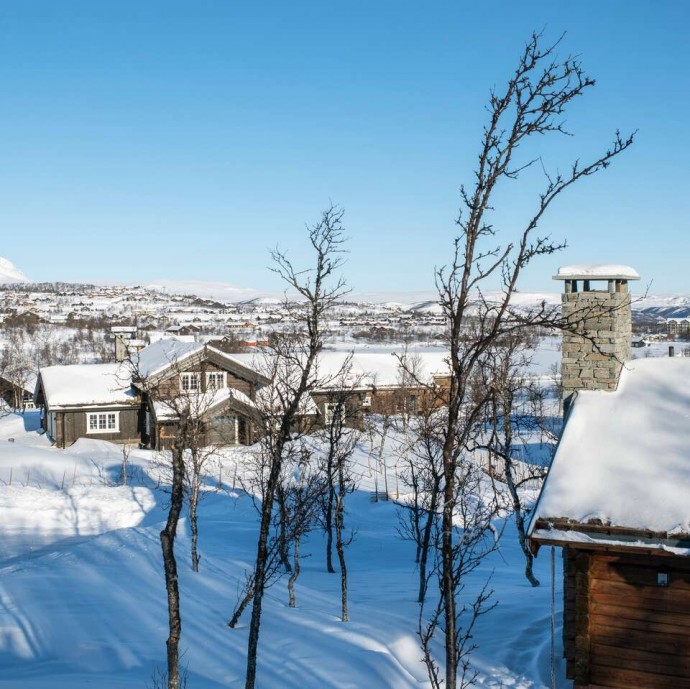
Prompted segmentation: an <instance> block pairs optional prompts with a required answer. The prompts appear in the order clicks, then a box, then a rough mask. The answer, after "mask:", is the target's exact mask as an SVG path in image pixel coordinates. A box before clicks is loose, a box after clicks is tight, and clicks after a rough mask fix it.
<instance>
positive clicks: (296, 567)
mask: <svg viewBox="0 0 690 689" xmlns="http://www.w3.org/2000/svg"><path fill="white" fill-rule="evenodd" d="M300 540H301V539H300V536H299V535H296V536H295V550H294V556H293V559H292V562H293V567H292V574H291V576H290V578H289V579H288V595H289V596H290V607H291V608H294V607H295V606H296V601H295V582H296V581H297V577H299V572H300V564H299V546H300Z"/></svg>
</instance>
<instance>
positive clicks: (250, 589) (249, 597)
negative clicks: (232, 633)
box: [228, 578, 254, 629]
mask: <svg viewBox="0 0 690 689" xmlns="http://www.w3.org/2000/svg"><path fill="white" fill-rule="evenodd" d="M253 600H254V580H253V578H252V579H250V580H249V582H248V583H247V591H246V593H245V594H244V598H243V599H242V600H241V601H240V604H239V605H238V606H237V608H235V612H234V613H233V614H232V618H231V619H230V622H228V627H230V629H234V628H235V627H236V626H237V623H238V622H239V621H240V617H242V613H243V612H244V611H245V610H246V608H247V606H248V605H249V604H250V603H251V602H252V601H253Z"/></svg>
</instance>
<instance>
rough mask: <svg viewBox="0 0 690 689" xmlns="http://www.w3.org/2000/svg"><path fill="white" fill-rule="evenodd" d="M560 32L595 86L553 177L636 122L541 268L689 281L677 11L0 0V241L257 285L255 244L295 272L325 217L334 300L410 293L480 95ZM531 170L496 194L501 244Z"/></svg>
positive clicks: (468, 152)
mask: <svg viewBox="0 0 690 689" xmlns="http://www.w3.org/2000/svg"><path fill="white" fill-rule="evenodd" d="M542 28H543V29H544V30H545V34H546V37H547V38H548V39H555V38H557V36H558V35H560V33H561V32H562V31H567V36H566V38H565V40H564V42H563V48H562V53H563V54H565V53H577V54H579V55H580V56H581V60H582V62H583V65H584V67H585V69H586V70H587V72H588V73H589V74H590V75H591V76H593V77H594V78H596V79H597V85H596V87H595V88H594V89H591V90H590V92H589V93H588V94H587V96H585V97H584V98H582V99H580V100H579V101H578V102H577V103H575V104H574V106H573V107H572V108H571V110H570V111H569V113H568V126H569V129H570V131H571V132H573V133H574V134H575V136H574V137H572V138H551V139H541V140H539V141H537V142H535V144H536V146H535V148H533V149H532V151H531V153H533V154H536V155H541V156H542V157H543V159H544V161H545V163H546V164H547V165H548V166H550V167H552V168H555V167H557V166H561V167H564V166H565V165H567V163H568V162H569V161H570V160H571V159H572V158H575V157H581V158H582V159H583V160H587V159H588V158H589V157H592V156H593V155H596V154H597V153H599V152H600V151H602V150H603V149H604V148H605V147H606V146H608V144H609V143H610V141H611V139H612V136H613V133H614V131H615V130H616V128H620V129H621V130H622V131H623V132H624V133H626V132H629V131H632V130H636V129H637V130H639V133H638V137H637V142H636V143H635V145H634V146H633V147H632V148H631V149H630V150H629V151H627V152H626V153H624V154H623V155H622V156H621V157H620V158H618V159H617V160H616V161H615V162H614V164H613V165H612V166H611V167H610V168H609V169H608V170H606V171H604V172H603V173H601V174H600V175H597V176H596V177H594V178H592V179H587V180H585V181H584V182H582V183H580V184H579V185H577V186H576V187H574V188H573V189H572V190H571V192H570V193H569V195H568V196H567V197H565V198H563V199H562V200H561V201H559V202H558V204H557V205H556V206H554V208H553V210H552V211H551V212H550V213H549V214H548V216H547V217H546V218H545V219H544V223H543V225H542V232H544V233H549V234H551V235H552V236H553V237H554V238H557V239H567V241H568V245H569V246H568V248H567V249H566V250H565V251H563V252H561V253H560V254H558V255H557V256H555V257H549V258H546V259H544V260H541V261H540V262H538V263H536V264H535V265H534V266H532V267H531V268H530V269H529V270H528V271H527V272H526V273H525V275H524V278H525V279H524V281H523V283H522V288H523V289H524V290H554V289H558V285H557V284H556V283H553V282H552V281H551V279H550V278H551V276H552V275H553V274H554V273H555V271H556V269H557V267H558V265H560V264H563V263H580V262H616V263H628V264H630V265H632V266H633V267H635V268H636V269H637V270H638V271H639V272H640V273H641V275H642V277H643V282H645V283H647V282H649V281H653V283H652V287H651V291H652V292H653V293H670V292H686V293H688V292H690V281H689V280H688V279H687V273H688V269H687V267H686V266H687V256H688V255H689V254H690V232H689V231H688V218H689V217H690V201H689V198H690V193H689V192H690V184H689V182H690V172H688V170H689V169H690V166H689V165H688V162H689V160H690V150H689V149H690V144H689V143H688V141H689V139H690V118H689V117H688V106H689V98H690V95H689V94H690V77H689V76H688V71H689V69H688V68H689V67H690V44H689V42H688V40H687V34H688V30H689V29H690V3H687V2H684V1H677V2H670V1H668V2H652V1H649V2H647V1H643V0H632V1H631V0H624V1H622V0H618V1H617V0H609V1H607V2H601V1H599V0H597V1H580V2H573V1H570V2H558V1H556V0H550V1H549V2H525V3H515V2H512V1H507V0H506V1H505V2H484V3H476V2H461V1H455V2H431V1H430V2H425V3H422V2H405V1H401V0H391V1H390V2H388V1H373V0H369V1H368V2H359V1H357V0H354V1H352V2H329V1H327V0H320V1H315V2H302V1H301V0H294V1H293V2H252V3H248V2H243V3H240V2H232V1H230V0H214V1H211V0H195V1H194V2H191V1H187V2H178V1H174V0H173V1H171V0H166V1H165V2H162V1H159V0H147V2H141V0H136V1H130V0H119V1H118V2H109V3H107V2H93V0H84V1H81V2H77V1H73V0H62V1H61V2H54V0H46V1H44V2H37V1H34V0H9V1H8V2H4V3H2V5H1V6H0V93H1V94H2V95H1V97H0V103H1V104H2V105H1V107H0V131H2V136H0V233H1V234H0V236H2V239H3V241H2V245H1V246H0V255H3V256H6V257H7V258H9V259H10V260H12V261H13V262H14V263H15V264H16V265H17V266H18V267H19V268H20V269H21V270H23V271H24V272H25V273H26V274H27V275H29V277H30V278H32V279H34V280H75V281H122V282H127V283H139V282H149V281H153V280H155V279H180V280H209V281H223V282H228V283H233V284H236V285H239V286H244V287H254V288H266V289H279V288H280V284H279V282H278V281H277V278H276V277H275V276H273V274H271V273H270V272H269V271H268V270H267V266H268V264H269V258H268V249H269V248H271V247H274V246H276V245H279V246H281V247H282V248H285V249H287V250H289V252H290V254H291V255H292V256H293V257H294V260H295V262H297V263H301V262H302V261H303V260H304V261H305V262H306V260H307V259H306V258H305V257H304V254H303V250H304V246H305V231H304V226H305V223H310V222H313V221H315V220H316V219H318V217H319V214H320V212H321V210H322V209H323V208H325V207H326V206H327V205H328V204H329V203H330V202H334V203H336V204H340V205H342V206H343V207H344V208H345V209H346V218H345V219H346V225H347V229H348V235H349V237H350V242H349V249H350V256H349V260H348V263H347V266H346V268H345V274H346V277H347V279H348V281H349V283H350V284H351V285H352V287H353V288H354V289H355V290H357V291H383V290H386V291H402V290H424V289H431V288H433V271H434V266H440V265H443V264H444V263H446V262H447V261H448V260H449V258H450V251H451V246H452V239H453V236H454V230H455V226H454V219H455V217H456V215H457V209H458V207H459V197H458V188H459V186H460V184H462V183H463V182H465V183H469V182H470V181H471V175H472V169H473V164H474V162H475V159H476V155H477V152H478V146H479V140H480V135H481V127H482V123H483V121H484V117H485V111H484V106H485V103H486V101H487V95H488V92H489V88H490V87H491V86H493V85H497V86H500V85H502V84H503V83H504V82H505V80H506V79H507V77H508V75H509V74H510V72H511V70H512V69H513V68H514V66H515V64H516V59H517V56H518V55H519V53H520V50H521V49H522V46H523V44H524V42H525V40H526V39H527V38H528V37H529V35H530V34H531V32H532V31H533V30H535V29H536V30H539V29H542ZM532 182H533V180H529V179H528V180H526V183H525V184H523V185H520V184H519V183H515V184H510V185H508V186H507V187H505V188H504V189H502V190H501V193H500V195H499V197H498V199H497V206H496V218H495V219H496V224H497V227H498V228H499V229H500V230H501V231H502V232H505V233H506V235H505V236H509V235H510V233H511V232H512V231H514V230H515V228H516V227H518V226H519V221H520V219H521V218H524V217H525V214H526V213H527V212H529V210H530V208H531V207H532V204H533V203H534V201H535V196H534V193H533V192H534V187H533V185H532Z"/></svg>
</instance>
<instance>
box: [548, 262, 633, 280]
mask: <svg viewBox="0 0 690 689" xmlns="http://www.w3.org/2000/svg"><path fill="white" fill-rule="evenodd" d="M553 279H554V280H639V279H640V275H639V273H638V272H637V271H636V270H635V269H634V268H631V267H630V266H624V265H621V264H618V263H580V264H577V265H570V266H561V267H560V268H559V269H558V274H557V275H554V276H553Z"/></svg>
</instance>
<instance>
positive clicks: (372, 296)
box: [0, 257, 690, 318]
mask: <svg viewBox="0 0 690 689" xmlns="http://www.w3.org/2000/svg"><path fill="white" fill-rule="evenodd" d="M24 282H25V283H31V280H30V279H29V278H28V277H27V276H26V275H25V274H24V273H23V272H22V271H21V270H19V268H17V267H16V266H15V265H14V264H13V263H12V261H10V260H9V259H7V258H4V257H0V284H15V283H24ZM45 284H49V283H45ZM55 284H56V285H57V284H61V283H55ZM65 284H67V283H65ZM69 284H70V285H73V286H74V287H76V286H77V285H78V284H79V283H71V282H70V283H69ZM109 284H111V285H114V284H115V283H109ZM120 284H122V283H120ZM140 284H141V283H140ZM145 289H150V290H156V291H160V292H164V293H165V292H167V293H169V294H178V295H193V296H197V297H201V298H203V299H215V300H217V301H218V302H223V303H227V304H240V303H242V304H248V305H249V304H251V305H253V306H255V307H260V306H262V305H263V306H271V305H276V304H279V303H280V302H282V301H283V300H284V298H285V294H284V293H282V292H277V291H273V290H262V289H255V288H251V287H240V286H237V285H233V284H230V283H225V282H206V281H203V280H167V279H166V280H154V281H151V282H149V283H148V284H146V287H145ZM287 296H288V298H294V299H295V300H297V299H298V296H297V295H296V294H295V295H293V294H290V293H288V294H287ZM485 297H486V298H487V299H488V300H490V301H491V300H492V298H495V299H498V298H500V293H499V292H487V293H485ZM560 300H561V295H560V293H559V292H516V293H515V294H514V295H513V299H512V302H513V304H514V305H515V306H520V307H523V308H529V307H530V306H537V305H538V304H540V303H541V302H546V303H547V304H549V305H557V304H559V303H560ZM342 301H343V302H344V303H348V304H353V305H354V304H357V305H360V306H366V305H370V306H373V307H377V308H384V309H390V310H396V309H399V310H401V311H403V310H407V311H415V312H418V313H436V314H439V313H441V306H440V304H439V302H438V295H437V294H436V292H434V291H433V290H426V291H409V292H408V291H392V290H391V291H381V292H351V293H350V294H348V295H347V296H346V297H345V298H344V299H343V300H342ZM632 308H633V311H635V312H636V313H637V314H642V315H645V316H649V317H651V318H688V317H690V294H689V295H685V294H674V295H649V296H645V297H636V296H635V294H633V304H632Z"/></svg>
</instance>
